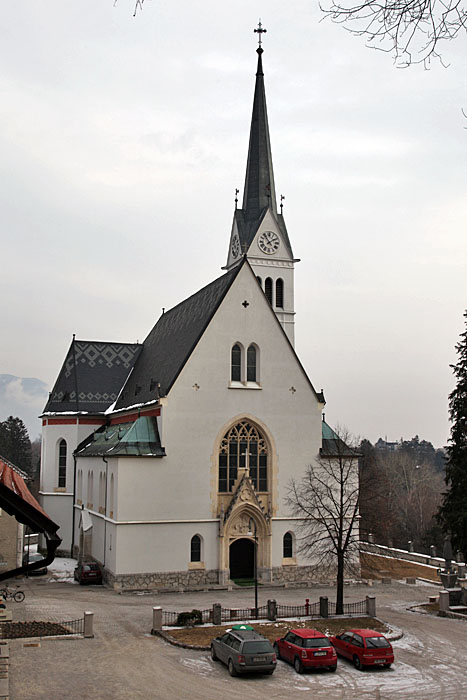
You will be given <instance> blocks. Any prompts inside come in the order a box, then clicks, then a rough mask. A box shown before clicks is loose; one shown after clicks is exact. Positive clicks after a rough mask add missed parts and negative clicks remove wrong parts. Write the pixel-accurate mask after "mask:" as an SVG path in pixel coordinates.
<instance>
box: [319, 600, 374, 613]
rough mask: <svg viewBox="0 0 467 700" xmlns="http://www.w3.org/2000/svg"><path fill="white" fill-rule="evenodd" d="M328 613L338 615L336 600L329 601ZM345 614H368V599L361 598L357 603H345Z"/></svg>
mask: <svg viewBox="0 0 467 700" xmlns="http://www.w3.org/2000/svg"><path fill="white" fill-rule="evenodd" d="M328 614H329V615H336V614H337V613H336V604H335V602H334V601H329V602H328ZM343 614H344V615H346V616H347V617H359V616H361V615H366V614H367V602H366V600H359V601H358V602H356V603H344V609H343Z"/></svg>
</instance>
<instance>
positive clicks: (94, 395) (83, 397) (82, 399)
mask: <svg viewBox="0 0 467 700" xmlns="http://www.w3.org/2000/svg"><path fill="white" fill-rule="evenodd" d="M140 350H141V345H140V344H138V343H105V342H104V343H101V342H97V341H90V340H75V339H74V338H73V340H72V343H71V345H70V349H69V350H68V353H67V355H66V358H65V362H64V363H63V366H62V369H61V371H60V374H59V375H58V378H57V381H56V382H55V385H54V388H53V389H52V391H51V392H50V395H49V400H48V401H47V405H46V407H45V409H44V413H68V412H73V413H75V412H83V413H102V412H104V411H105V410H106V409H107V408H108V407H109V406H110V405H111V404H113V403H114V402H115V401H116V399H117V397H118V394H119V392H120V389H121V387H122V386H123V384H124V382H125V380H126V378H127V376H128V374H129V373H130V371H131V369H132V367H133V366H134V364H135V361H136V359H137V357H138V355H139V352H140Z"/></svg>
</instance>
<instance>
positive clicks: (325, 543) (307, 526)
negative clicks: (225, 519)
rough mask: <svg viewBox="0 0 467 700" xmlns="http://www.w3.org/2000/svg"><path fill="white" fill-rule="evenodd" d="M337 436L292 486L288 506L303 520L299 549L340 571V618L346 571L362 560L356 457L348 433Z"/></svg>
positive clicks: (317, 560) (338, 591)
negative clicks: (360, 557)
mask: <svg viewBox="0 0 467 700" xmlns="http://www.w3.org/2000/svg"><path fill="white" fill-rule="evenodd" d="M331 432H333V431H331ZM333 435H334V437H333V438H332V439H328V440H323V447H322V448H321V450H320V454H319V456H318V458H317V459H316V461H315V462H313V463H312V464H309V465H308V466H307V467H306V470H305V473H304V475H303V477H302V479H300V480H299V481H295V480H292V481H291V482H290V485H289V490H288V496H287V504H288V506H289V507H290V509H291V510H292V512H293V514H294V515H295V516H296V517H298V518H300V520H299V537H298V538H297V540H298V549H299V551H300V552H301V553H302V554H304V555H305V556H306V557H308V558H310V559H313V560H314V561H316V563H317V566H320V567H323V568H329V567H330V566H331V567H333V568H334V569H337V573H336V589H337V590H336V612H337V614H342V613H343V604H344V576H345V572H346V571H351V570H352V568H355V567H352V564H355V561H356V559H357V560H358V540H359V533H358V527H357V524H358V504H359V479H358V454H357V452H356V450H355V448H354V447H351V446H350V444H351V440H350V436H349V434H348V433H347V432H346V431H340V434H337V433H333Z"/></svg>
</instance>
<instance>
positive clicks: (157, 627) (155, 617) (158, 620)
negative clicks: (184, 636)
mask: <svg viewBox="0 0 467 700" xmlns="http://www.w3.org/2000/svg"><path fill="white" fill-rule="evenodd" d="M161 630H162V608H161V606H160V605H155V606H154V607H153V609H152V630H151V634H156V633H157V632H160V631H161Z"/></svg>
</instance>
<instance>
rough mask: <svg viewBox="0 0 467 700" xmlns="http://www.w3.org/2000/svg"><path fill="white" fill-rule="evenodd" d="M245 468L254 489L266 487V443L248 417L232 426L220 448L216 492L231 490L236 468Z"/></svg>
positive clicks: (235, 476)
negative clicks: (217, 487)
mask: <svg viewBox="0 0 467 700" xmlns="http://www.w3.org/2000/svg"><path fill="white" fill-rule="evenodd" d="M242 468H243V469H246V470H247V472H248V474H249V475H250V479H251V480H252V482H253V485H254V487H255V489H256V490H257V491H267V490H268V446H267V443H266V440H265V439H264V437H263V435H262V434H261V433H260V431H259V430H258V428H257V427H256V426H255V425H252V424H251V423H249V422H248V421H247V420H242V421H240V423H237V424H236V425H234V426H232V428H230V430H229V431H228V432H227V433H226V434H225V435H224V437H223V439H222V442H221V445H220V449H219V491H220V492H228V491H232V489H233V485H234V483H235V481H236V479H237V476H238V470H239V469H242Z"/></svg>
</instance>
